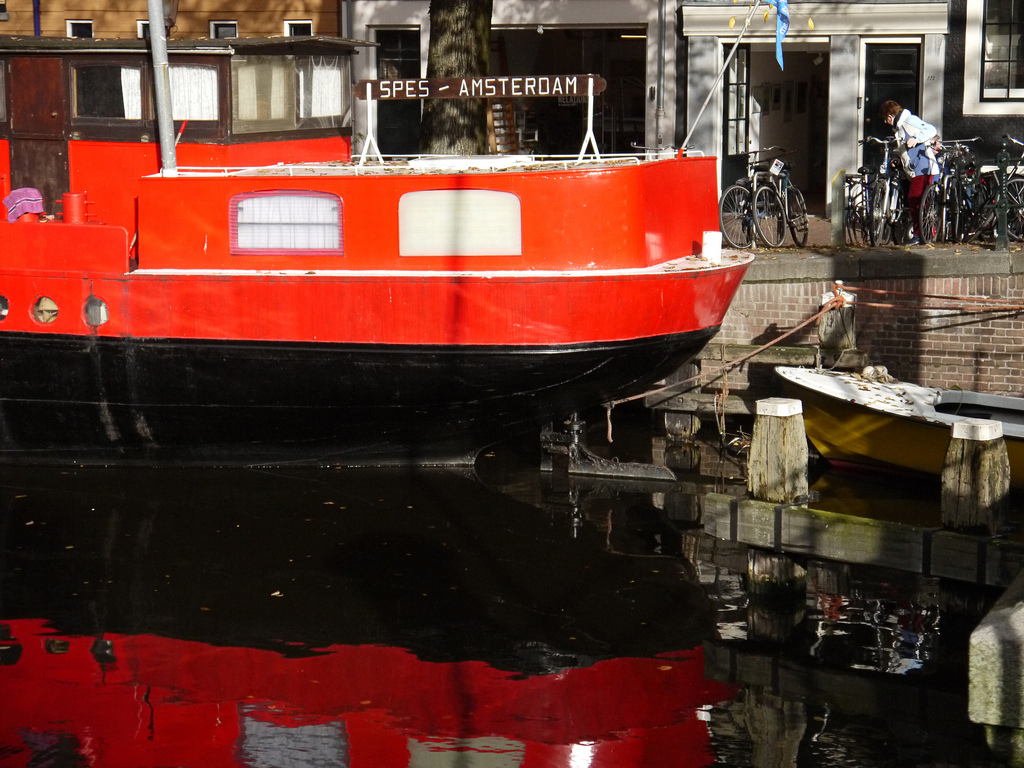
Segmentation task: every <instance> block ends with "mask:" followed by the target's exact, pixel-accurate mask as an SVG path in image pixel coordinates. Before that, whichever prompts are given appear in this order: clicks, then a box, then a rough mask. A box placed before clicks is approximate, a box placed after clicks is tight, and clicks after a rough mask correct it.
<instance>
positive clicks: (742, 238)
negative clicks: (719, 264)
mask: <svg viewBox="0 0 1024 768" xmlns="http://www.w3.org/2000/svg"><path fill="white" fill-rule="evenodd" d="M718 225H719V227H720V228H721V230H722V237H723V238H725V241H726V242H727V243H728V244H729V245H731V246H732V247H733V248H750V247H751V246H752V245H753V244H754V215H753V211H752V209H751V206H750V189H749V188H748V187H746V186H745V185H743V184H733V185H732V186H731V187H729V188H727V189H726V190H725V192H723V193H722V201H721V202H720V203H719V205H718Z"/></svg>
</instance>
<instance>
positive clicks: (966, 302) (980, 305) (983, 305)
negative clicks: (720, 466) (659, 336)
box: [604, 280, 1024, 443]
mask: <svg viewBox="0 0 1024 768" xmlns="http://www.w3.org/2000/svg"><path fill="white" fill-rule="evenodd" d="M844 292H846V293H850V294H855V293H861V294H867V293H871V294H880V295H884V296H900V297H911V298H913V299H917V300H922V299H933V300H938V301H943V302H959V303H954V304H944V305H939V306H934V305H926V304H921V303H918V304H910V303H903V304H895V303H882V302H871V301H858V302H857V304H858V306H862V307H877V308H881V309H906V310H917V311H920V310H929V309H930V310H948V311H954V310H959V311H961V312H1024V302H1021V303H1019V304H1014V303H1009V302H1007V301H1006V299H994V298H991V297H988V296H962V295H961V296H949V295H943V294H937V293H920V292H915V291H892V290H888V289H885V288H858V287H853V286H848V285H845V284H844V283H843V281H842V280H836V281H835V282H834V283H833V284H832V294H833V296H832V298H831V299H829V300H828V301H827V302H825V304H823V305H822V306H821V308H820V309H819V310H818V311H817V312H815V313H814V314H813V315H811V316H810V317H808V318H807V319H806V320H803V321H802V322H800V323H798V324H797V325H795V326H793V327H792V328H790V329H789V330H788V331H786V332H785V333H783V334H782V335H780V336H777V337H775V338H774V339H772V340H771V341H769V342H768V343H767V344H763V345H762V346H760V347H758V348H757V349H755V350H753V351H752V352H748V353H747V354H745V355H743V356H741V357H738V358H736V359H735V360H731V361H729V362H727V363H724V364H723V365H721V366H719V367H718V368H713V369H711V370H708V371H701V372H700V373H698V374H697V375H695V376H691V377H689V378H688V379H683V380H682V381H676V382H673V383H672V384H666V385H665V386H663V387H658V388H656V389H651V390H648V391H646V392H643V393H642V394H639V395H633V396H631V397H624V398H620V399H618V400H611V401H609V402H607V403H605V406H604V407H605V418H606V421H607V424H608V442H609V443H610V442H612V409H613V408H614V407H615V406H616V405H622V404H623V403H628V402H632V401H633V400H639V399H641V398H647V397H651V396H653V395H659V394H663V393H667V394H665V398H664V399H663V400H662V401H661V402H664V401H665V400H668V399H669V398H670V397H674V396H675V395H677V394H680V393H681V392H683V391H685V390H688V389H691V388H692V387H691V386H688V385H692V384H694V383H695V382H700V381H702V380H704V379H710V378H712V377H714V376H718V375H719V374H723V375H724V374H725V373H728V372H729V371H731V370H733V369H734V368H736V367H738V366H740V365H742V364H743V363H745V362H747V361H748V360H750V359H751V358H752V357H756V356H757V355H759V354H761V353H762V352H764V351H765V350H766V349H769V348H771V347H773V346H775V345H776V344H778V343H779V342H781V341H783V340H784V339H786V338H788V337H790V336H792V335H793V334H795V333H797V332H798V331H800V330H802V329H803V328H806V327H807V326H808V325H810V324H811V323H813V322H816V321H818V320H820V319H821V318H822V316H824V314H825V313H826V312H828V311H830V310H832V309H837V308H839V307H842V306H845V305H846V303H847V301H846V298H845V297H844V296H843V293H844ZM972 305H973V306H972ZM719 406H721V408H722V414H721V416H722V418H724V415H725V398H724V397H719V396H718V395H716V397H715V414H716V418H717V417H718V415H719V414H718V409H719Z"/></svg>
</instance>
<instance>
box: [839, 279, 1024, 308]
mask: <svg viewBox="0 0 1024 768" xmlns="http://www.w3.org/2000/svg"><path fill="white" fill-rule="evenodd" d="M833 288H834V289H838V290H843V291H847V292H849V293H873V294H876V295H883V296H906V297H910V298H914V299H935V300H938V301H943V302H955V303H953V304H943V305H939V306H932V305H927V304H909V303H904V304H883V303H879V302H871V301H858V302H857V304H858V306H861V307H880V308H882V309H908V310H923V309H944V310H960V311H961V312H996V311H998V312H1024V302H1021V303H1017V304H1014V303H1011V302H1007V300H1006V299H993V298H991V297H988V296H962V295H961V296H949V295H943V294H938V293H918V292H915V291H890V290H888V289H886V288H856V287H852V286H848V285H844V284H843V283H842V282H837V283H835V284H834V286H833ZM972 304H974V305H976V306H971V305H972Z"/></svg>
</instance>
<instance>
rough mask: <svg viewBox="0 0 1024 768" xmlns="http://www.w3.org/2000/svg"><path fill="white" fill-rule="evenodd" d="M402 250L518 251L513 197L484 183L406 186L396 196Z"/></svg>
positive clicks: (457, 253)
mask: <svg viewBox="0 0 1024 768" xmlns="http://www.w3.org/2000/svg"><path fill="white" fill-rule="evenodd" d="M398 238H399V253H400V254H401V255H402V256H520V255H522V252H523V238H522V213H521V210H520V204H519V198H518V197H516V196H515V195H514V194H512V193H511V192H497V191H494V190H487V189H432V190H425V191H422V192H408V193H406V194H404V195H402V199H401V200H399V202H398Z"/></svg>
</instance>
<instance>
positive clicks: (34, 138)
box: [0, 36, 372, 231]
mask: <svg viewBox="0 0 1024 768" xmlns="http://www.w3.org/2000/svg"><path fill="white" fill-rule="evenodd" d="M368 45H372V43H366V42H361V41H355V40H347V39H342V38H331V37H321V36H317V37H276V38H232V39H199V40H168V41H167V49H168V60H169V66H168V81H169V90H170V94H171V96H170V98H171V100H172V105H171V112H172V118H173V120H174V129H175V136H176V139H177V156H178V163H179V165H181V166H202V167H206V166H217V167H228V166H251V165H266V164H273V163H278V162H318V161H327V160H347V159H349V158H350V157H351V151H352V145H351V138H352V127H351V126H352V93H351V74H350V70H351V56H352V55H353V54H354V53H356V51H357V49H358V48H359V47H361V46H368ZM0 144H3V145H4V146H3V147H0V175H2V179H3V196H6V195H7V194H8V193H9V192H10V191H11V190H12V189H17V188H22V187H29V188H35V189H38V190H40V192H41V193H42V197H43V205H44V208H45V210H46V212H47V213H54V212H59V209H60V208H59V207H60V205H61V203H62V196H63V194H64V193H65V192H74V193H86V194H87V197H88V210H87V214H86V215H87V216H88V219H89V220H90V221H103V222H105V223H111V224H121V225H123V226H125V227H127V228H128V229H129V231H131V229H133V228H134V227H133V225H132V222H133V220H134V218H135V198H136V195H137V188H136V182H137V180H138V179H140V178H141V177H143V176H145V175H147V174H152V173H157V172H158V171H159V170H160V145H159V140H158V136H157V120H156V108H155V96H154V85H153V66H152V61H151V58H150V50H149V45H148V41H147V40H132V39H111V40H98V39H82V38H40V37H10V36H0Z"/></svg>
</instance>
